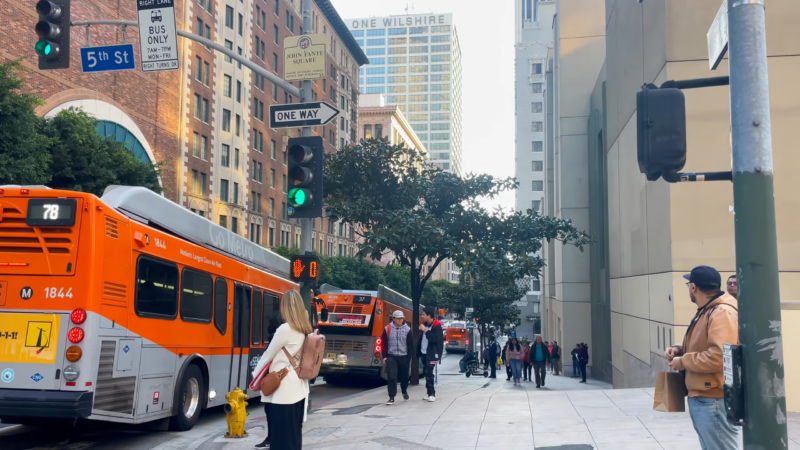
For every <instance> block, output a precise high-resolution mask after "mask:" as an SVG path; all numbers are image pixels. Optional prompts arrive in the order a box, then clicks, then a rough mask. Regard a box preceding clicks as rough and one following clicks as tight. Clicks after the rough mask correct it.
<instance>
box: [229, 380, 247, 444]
mask: <svg viewBox="0 0 800 450" xmlns="http://www.w3.org/2000/svg"><path fill="white" fill-rule="evenodd" d="M225 399H226V400H228V403H226V404H225V406H224V409H225V421H226V422H228V432H227V433H225V437H226V438H234V439H238V438H245V437H247V433H245V432H244V423H245V421H247V394H245V393H244V392H242V390H241V389H239V388H238V387H237V388H236V389H234V390H232V391H230V392H228V394H227V395H225Z"/></svg>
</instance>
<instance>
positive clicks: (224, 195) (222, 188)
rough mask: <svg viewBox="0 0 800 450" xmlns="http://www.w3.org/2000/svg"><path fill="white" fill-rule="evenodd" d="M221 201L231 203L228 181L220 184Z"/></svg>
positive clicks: (222, 181) (221, 181)
mask: <svg viewBox="0 0 800 450" xmlns="http://www.w3.org/2000/svg"><path fill="white" fill-rule="evenodd" d="M219 199H220V200H222V201H223V202H226V203H227V202H228V201H230V197H228V180H220V182H219Z"/></svg>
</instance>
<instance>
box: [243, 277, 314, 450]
mask: <svg viewBox="0 0 800 450" xmlns="http://www.w3.org/2000/svg"><path fill="white" fill-rule="evenodd" d="M280 312H281V318H282V319H283V320H284V321H285V323H284V324H283V325H281V326H280V327H278V329H277V330H276V331H275V335H274V336H273V338H272V341H270V343H269V347H267V350H266V351H265V352H264V354H263V355H262V356H261V359H260V360H259V361H258V364H257V365H256V367H255V369H254V370H253V382H252V383H251V385H250V389H253V390H260V391H261V403H264V411H265V412H266V414H267V429H268V433H269V434H268V437H267V438H266V439H264V442H262V443H261V444H258V445H256V448H270V449H271V450H300V449H301V448H302V445H303V436H302V426H303V422H305V420H306V411H307V410H308V407H307V406H308V405H307V402H308V394H309V386H308V380H309V379H310V378H313V376H316V374H317V373H319V366H320V365H321V364H322V352H323V350H324V347H325V339H324V337H322V336H319V335H316V334H315V335H311V333H312V332H313V329H312V327H311V323H310V322H309V321H308V314H307V313H306V310H305V308H304V307H303V299H302V298H301V297H300V294H299V293H297V292H296V291H288V292H286V293H285V294H283V297H282V298H281V300H280ZM309 335H311V336H309ZM315 370H316V373H315ZM312 375H313V376H312Z"/></svg>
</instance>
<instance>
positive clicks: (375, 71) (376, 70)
mask: <svg viewBox="0 0 800 450" xmlns="http://www.w3.org/2000/svg"><path fill="white" fill-rule="evenodd" d="M385 73H386V68H385V67H367V75H383V74H385Z"/></svg>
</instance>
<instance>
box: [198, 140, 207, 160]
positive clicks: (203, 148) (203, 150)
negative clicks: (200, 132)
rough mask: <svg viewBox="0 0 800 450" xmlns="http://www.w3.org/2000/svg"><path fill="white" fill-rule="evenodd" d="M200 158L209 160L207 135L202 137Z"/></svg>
mask: <svg viewBox="0 0 800 450" xmlns="http://www.w3.org/2000/svg"><path fill="white" fill-rule="evenodd" d="M200 159H202V160H203V161H207V160H208V138H207V137H205V136H203V137H202V138H201V139H200Z"/></svg>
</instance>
